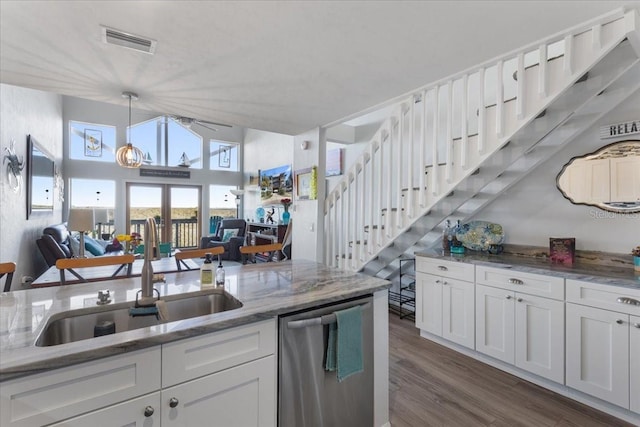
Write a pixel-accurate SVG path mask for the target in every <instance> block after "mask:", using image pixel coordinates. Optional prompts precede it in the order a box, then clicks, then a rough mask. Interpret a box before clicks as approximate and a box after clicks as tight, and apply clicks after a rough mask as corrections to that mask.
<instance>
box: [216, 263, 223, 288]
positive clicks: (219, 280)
mask: <svg viewBox="0 0 640 427" xmlns="http://www.w3.org/2000/svg"><path fill="white" fill-rule="evenodd" d="M216 286H224V267H223V266H222V259H221V258H218V268H216Z"/></svg>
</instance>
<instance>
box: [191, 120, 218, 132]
mask: <svg viewBox="0 0 640 427" xmlns="http://www.w3.org/2000/svg"><path fill="white" fill-rule="evenodd" d="M194 123H195V124H197V125H198V126H202V127H203V128H206V129H209V130H212V131H214V132H218V129H216V128H214V127H211V126H209V125H206V124H204V123H203V122H202V121H200V120H196V121H194Z"/></svg>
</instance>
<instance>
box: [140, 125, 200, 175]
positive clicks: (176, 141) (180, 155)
mask: <svg viewBox="0 0 640 427" xmlns="http://www.w3.org/2000/svg"><path fill="white" fill-rule="evenodd" d="M130 141H131V143H132V144H133V145H134V146H136V147H138V148H139V149H140V150H142V152H143V153H144V164H145V165H153V166H181V167H185V168H192V169H201V168H202V137H201V136H200V135H198V134H197V133H195V132H193V131H191V130H190V129H188V128H186V127H184V126H183V125H181V124H180V123H179V122H177V121H176V120H174V119H173V118H171V117H169V116H160V117H156V118H155V119H152V120H148V121H146V122H142V123H138V124H136V125H133V126H131V139H130Z"/></svg>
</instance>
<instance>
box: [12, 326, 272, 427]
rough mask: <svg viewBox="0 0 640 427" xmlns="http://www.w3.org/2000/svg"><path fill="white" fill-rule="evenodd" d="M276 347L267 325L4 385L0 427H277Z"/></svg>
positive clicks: (137, 352) (237, 328)
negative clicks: (89, 426)
mask: <svg viewBox="0 0 640 427" xmlns="http://www.w3.org/2000/svg"><path fill="white" fill-rule="evenodd" d="M276 340H277V335H276V320H275V319H270V320H265V321H262V322H256V323H252V324H248V325H243V326H238V327H235V328H230V329H226V330H222V331H219V332H213V333H210V334H205V335H201V336H197V337H193V338H187V339H184V340H180V341H176V342H173V343H169V344H164V345H162V346H160V345H159V346H156V347H152V348H150V349H146V350H140V351H136V352H132V353H127V354H124V355H120V356H114V357H109V358H105V359H100V360H97V361H93V362H86V363H82V364H79V365H76V366H70V367H66V368H61V369H54V370H52V371H48V372H44V373H42V374H35V375H31V376H27V377H24V378H18V379H15V380H9V381H6V382H3V383H2V386H1V387H0V397H1V399H0V404H1V405H0V426H2V427H22V426H24V427H32V426H37V425H55V426H71V427H75V426H78V427H80V426H87V425H91V426H98V427H99V426H105V427H107V426H108V427H113V426H142V427H154V426H155V427H159V426H204V425H206V426H213V427H215V426H220V427H233V426H242V427H246V426H267V427H271V426H275V424H276V400H275V399H276V397H275V396H276V393H277V387H276V369H277V366H276V362H275V356H274V354H275V346H276ZM172 399H175V400H172Z"/></svg>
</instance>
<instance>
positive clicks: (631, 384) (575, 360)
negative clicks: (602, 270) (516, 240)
mask: <svg viewBox="0 0 640 427" xmlns="http://www.w3.org/2000/svg"><path fill="white" fill-rule="evenodd" d="M637 301H640V290H638V289H631V288H620V287H617V288H613V287H611V286H607V285H600V284H594V283H589V282H583V281H579V280H567V302H568V303H567V360H566V364H567V385H568V386H569V387H572V388H575V389H576V390H580V391H582V392H584V393H587V394H590V395H592V396H595V397H598V398H600V399H602V400H606V401H607V402H610V403H613V404H615V405H618V406H621V407H623V408H627V409H631V410H633V411H635V412H640V410H639V409H640V404H639V399H640V397H639V396H640V365H639V360H640V337H639V335H640V322H639V320H640V317H639V316H638V314H640V305H636V302H637Z"/></svg>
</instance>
